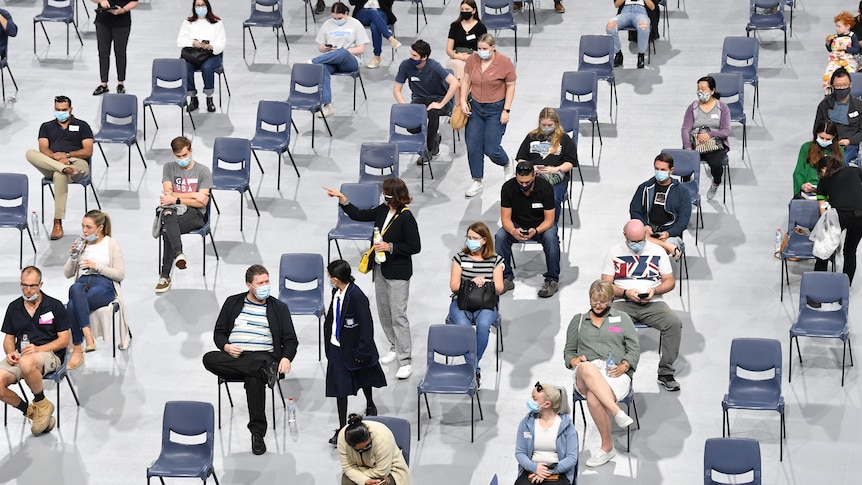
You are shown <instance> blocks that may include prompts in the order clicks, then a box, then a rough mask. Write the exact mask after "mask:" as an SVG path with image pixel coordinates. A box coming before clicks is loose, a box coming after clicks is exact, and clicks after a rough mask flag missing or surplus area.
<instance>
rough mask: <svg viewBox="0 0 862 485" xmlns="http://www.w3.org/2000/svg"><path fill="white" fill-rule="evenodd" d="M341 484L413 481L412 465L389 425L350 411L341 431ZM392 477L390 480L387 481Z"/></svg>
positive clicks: (388, 484)
mask: <svg viewBox="0 0 862 485" xmlns="http://www.w3.org/2000/svg"><path fill="white" fill-rule="evenodd" d="M338 455H339V456H340V457H341V471H343V472H344V475H342V476H341V485H369V484H379V483H380V482H384V483H386V485H410V469H409V468H407V462H406V461H404V455H403V454H402V453H401V450H400V449H398V444H397V443H396V442H395V436H394V435H393V434H392V431H390V430H389V427H388V426H386V425H385V424H383V423H380V422H377V421H363V420H362V416H359V415H357V414H351V415H350V416H348V417H347V426H345V427H344V428H342V429H341V431H339V432H338ZM386 479H389V481H388V482H385V480H386Z"/></svg>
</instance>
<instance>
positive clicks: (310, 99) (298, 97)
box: [287, 92, 320, 111]
mask: <svg viewBox="0 0 862 485" xmlns="http://www.w3.org/2000/svg"><path fill="white" fill-rule="evenodd" d="M287 101H288V102H289V103H290V107H291V109H301V110H304V111H317V110H319V109H320V95H319V94H317V93H299V92H294V93H291V95H290V98H289V99H288V100H287Z"/></svg>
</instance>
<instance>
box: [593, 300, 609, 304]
mask: <svg viewBox="0 0 862 485" xmlns="http://www.w3.org/2000/svg"><path fill="white" fill-rule="evenodd" d="M607 304H608V302H607V301H605V300H590V305H607Z"/></svg>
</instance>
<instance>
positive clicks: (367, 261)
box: [357, 207, 410, 274]
mask: <svg viewBox="0 0 862 485" xmlns="http://www.w3.org/2000/svg"><path fill="white" fill-rule="evenodd" d="M409 210H410V209H409V208H407V207H405V208H403V209H401V210H400V211H398V213H397V214H395V217H393V218H392V220H391V221H389V224H387V225H386V227H384V228H383V232H381V233H380V237H383V235H384V234H386V230H387V229H389V226H391V225H392V223H393V222H395V219H398V216H400V215H401V213H402V212H404V211H409ZM372 255H374V245H373V244H372V245H371V247H370V248H368V251H365V252H364V253H362V257H361V258H359V267H358V268H357V270H358V271H359V272H360V273H362V274H366V273H368V272H369V271H371V268H372V267H373V266H372V265H371V256H372Z"/></svg>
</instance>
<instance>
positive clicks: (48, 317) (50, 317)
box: [39, 312, 54, 325]
mask: <svg viewBox="0 0 862 485" xmlns="http://www.w3.org/2000/svg"><path fill="white" fill-rule="evenodd" d="M52 323H54V312H48V313H43V314H42V316H40V317H39V325H51V324H52Z"/></svg>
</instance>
